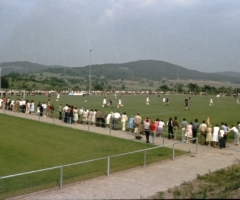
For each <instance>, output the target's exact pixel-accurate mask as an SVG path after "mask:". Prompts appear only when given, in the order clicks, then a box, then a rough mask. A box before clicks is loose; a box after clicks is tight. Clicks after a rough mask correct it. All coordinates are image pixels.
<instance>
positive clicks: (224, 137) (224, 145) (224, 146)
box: [223, 135, 227, 148]
mask: <svg viewBox="0 0 240 200" xmlns="http://www.w3.org/2000/svg"><path fill="white" fill-rule="evenodd" d="M223 139H224V144H223V148H226V144H227V135H224V136H223Z"/></svg>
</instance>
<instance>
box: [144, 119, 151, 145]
mask: <svg viewBox="0 0 240 200" xmlns="http://www.w3.org/2000/svg"><path fill="white" fill-rule="evenodd" d="M149 128H150V123H149V120H148V119H147V120H146V121H145V122H144V130H145V135H146V142H147V143H149V135H150V130H149Z"/></svg>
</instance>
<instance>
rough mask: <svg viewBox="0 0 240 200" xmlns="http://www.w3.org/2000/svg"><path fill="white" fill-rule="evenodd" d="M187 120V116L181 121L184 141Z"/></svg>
mask: <svg viewBox="0 0 240 200" xmlns="http://www.w3.org/2000/svg"><path fill="white" fill-rule="evenodd" d="M187 124H188V123H187V121H186V118H183V120H182V122H181V127H182V141H184V139H185V133H186V128H187Z"/></svg>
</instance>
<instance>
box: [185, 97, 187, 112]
mask: <svg viewBox="0 0 240 200" xmlns="http://www.w3.org/2000/svg"><path fill="white" fill-rule="evenodd" d="M185 110H188V99H185Z"/></svg>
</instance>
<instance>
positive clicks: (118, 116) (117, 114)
mask: <svg viewBox="0 0 240 200" xmlns="http://www.w3.org/2000/svg"><path fill="white" fill-rule="evenodd" d="M120 118H121V115H120V114H119V112H118V111H117V112H115V113H114V118H113V129H114V130H117V129H118V121H119V119H120Z"/></svg>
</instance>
